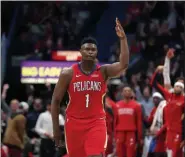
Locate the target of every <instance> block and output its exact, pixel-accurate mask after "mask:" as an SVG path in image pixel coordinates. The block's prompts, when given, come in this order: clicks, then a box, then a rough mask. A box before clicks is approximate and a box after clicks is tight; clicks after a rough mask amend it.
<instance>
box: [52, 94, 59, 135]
mask: <svg viewBox="0 0 185 157" xmlns="http://www.w3.org/2000/svg"><path fill="white" fill-rule="evenodd" d="M59 113H60V100H57V99H55V98H54V97H53V98H52V101H51V116H52V121H53V132H54V133H55V132H56V131H57V130H58V129H59V128H60V127H59Z"/></svg>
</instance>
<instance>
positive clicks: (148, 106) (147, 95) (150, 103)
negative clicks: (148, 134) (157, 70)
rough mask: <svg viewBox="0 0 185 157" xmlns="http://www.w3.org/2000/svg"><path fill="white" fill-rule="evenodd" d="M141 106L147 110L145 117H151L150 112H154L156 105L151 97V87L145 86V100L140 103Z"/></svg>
mask: <svg viewBox="0 0 185 157" xmlns="http://www.w3.org/2000/svg"><path fill="white" fill-rule="evenodd" d="M140 104H142V105H143V107H144V110H145V114H146V115H145V116H147V117H148V116H149V115H150V112H151V111H152V109H153V107H154V104H153V101H152V97H151V90H150V88H149V86H145V87H144V89H143V99H142V100H141V101H140Z"/></svg>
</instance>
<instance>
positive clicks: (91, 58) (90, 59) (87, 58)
mask: <svg viewBox="0 0 185 157" xmlns="http://www.w3.org/2000/svg"><path fill="white" fill-rule="evenodd" d="M84 59H85V60H87V61H95V59H96V57H91V56H88V57H86V58H84Z"/></svg>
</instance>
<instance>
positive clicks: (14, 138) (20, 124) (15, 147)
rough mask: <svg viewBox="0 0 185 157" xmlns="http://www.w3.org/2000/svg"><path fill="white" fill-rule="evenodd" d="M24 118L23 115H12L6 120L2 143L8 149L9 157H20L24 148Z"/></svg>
mask: <svg viewBox="0 0 185 157" xmlns="http://www.w3.org/2000/svg"><path fill="white" fill-rule="evenodd" d="M25 128H26V118H25V116H24V115H23V113H14V114H12V115H11V117H10V118H9V120H8V125H7V128H6V131H5V135H4V139H3V143H4V144H5V145H6V146H7V147H8V151H9V157H21V156H22V152H23V148H24V135H25Z"/></svg>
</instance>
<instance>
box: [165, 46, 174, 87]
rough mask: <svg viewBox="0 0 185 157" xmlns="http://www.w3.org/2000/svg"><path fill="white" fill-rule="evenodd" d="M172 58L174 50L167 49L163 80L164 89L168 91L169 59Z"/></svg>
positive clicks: (169, 82) (169, 81) (169, 85)
mask: <svg viewBox="0 0 185 157" xmlns="http://www.w3.org/2000/svg"><path fill="white" fill-rule="evenodd" d="M173 56H174V49H169V51H168V52H167V55H166V57H165V62H164V68H163V78H164V87H165V88H166V89H168V90H170V89H171V88H172V86H171V80H170V59H171V58H172V57H173Z"/></svg>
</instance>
